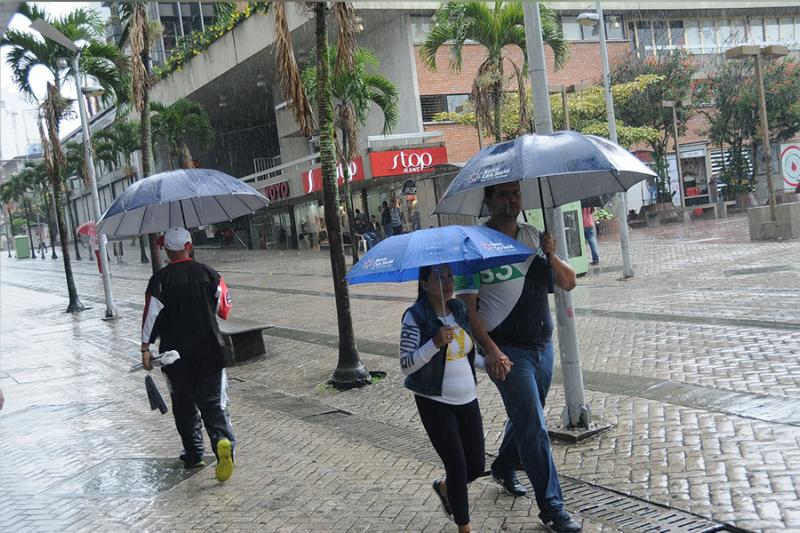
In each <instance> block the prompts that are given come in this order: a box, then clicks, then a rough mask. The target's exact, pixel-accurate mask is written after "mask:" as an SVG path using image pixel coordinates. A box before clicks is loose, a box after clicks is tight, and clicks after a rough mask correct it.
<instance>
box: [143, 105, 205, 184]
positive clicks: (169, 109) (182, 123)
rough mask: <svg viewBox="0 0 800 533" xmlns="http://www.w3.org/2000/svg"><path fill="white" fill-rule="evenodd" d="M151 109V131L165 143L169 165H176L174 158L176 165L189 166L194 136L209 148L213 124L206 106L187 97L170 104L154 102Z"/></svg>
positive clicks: (171, 166) (203, 145) (191, 163)
mask: <svg viewBox="0 0 800 533" xmlns="http://www.w3.org/2000/svg"><path fill="white" fill-rule="evenodd" d="M150 109H151V110H152V111H153V113H154V114H153V118H152V120H153V135H154V137H155V138H157V139H158V140H160V141H163V142H164V144H165V145H166V146H167V149H168V151H169V166H170V168H173V169H174V168H176V167H175V163H176V162H177V163H178V168H192V167H193V166H194V163H193V161H194V160H193V159H192V153H191V151H190V150H189V145H188V144H187V143H188V142H189V140H190V139H193V140H196V141H197V142H198V143H199V144H200V146H201V148H209V147H210V146H211V145H212V144H213V142H214V128H212V127H211V121H210V120H209V118H208V112H206V109H205V108H204V107H203V106H202V105H200V104H198V103H197V102H193V101H192V100H189V99H187V98H181V99H180V100H178V101H177V102H175V103H174V104H172V105H169V106H165V105H163V104H160V103H158V102H153V103H151V104H150Z"/></svg>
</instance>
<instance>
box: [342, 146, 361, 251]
mask: <svg viewBox="0 0 800 533" xmlns="http://www.w3.org/2000/svg"><path fill="white" fill-rule="evenodd" d="M347 139H348V132H343V135H342V154H343V157H342V175H343V176H342V189H341V191H342V195H344V205H345V210H347V222H348V224H349V226H350V251H351V252H352V255H353V264H354V265H355V264H356V263H358V241H357V240H356V215H355V210H354V209H353V191H352V190H351V188H350V147H349V146H348V145H347Z"/></svg>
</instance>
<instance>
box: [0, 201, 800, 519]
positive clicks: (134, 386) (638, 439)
mask: <svg viewBox="0 0 800 533" xmlns="http://www.w3.org/2000/svg"><path fill="white" fill-rule="evenodd" d="M747 235H748V233H747V222H746V219H745V218H743V217H731V218H729V219H727V220H721V221H697V222H692V223H685V224H680V225H671V226H663V227H661V228H656V229H652V230H651V229H648V230H635V231H633V232H632V239H633V242H632V250H633V261H634V267H635V269H636V277H635V278H634V279H633V280H630V281H619V280H618V278H619V277H620V270H621V258H620V256H619V251H618V250H619V247H618V245H617V243H616V241H614V240H613V239H609V238H608V237H601V240H600V246H601V249H600V251H601V261H602V262H601V265H600V267H598V268H593V269H592V270H591V271H590V273H589V274H588V275H587V276H585V277H582V278H580V279H579V287H578V288H577V289H576V290H575V293H574V294H575V305H576V313H577V323H578V332H579V340H580V347H581V355H582V358H583V367H584V378H585V382H586V389H587V390H586V397H587V401H589V402H590V405H591V408H592V412H593V414H594V416H595V417H597V418H602V419H603V420H604V421H607V422H611V423H614V424H615V426H614V428H613V429H612V430H611V431H609V432H607V433H604V434H602V435H600V436H599V437H596V438H593V439H590V440H588V441H585V442H582V443H580V444H565V443H559V442H555V443H554V444H553V449H554V458H555V461H556V463H557V465H558V468H559V472H560V473H561V474H562V477H563V483H564V487H565V492H566V496H567V501H568V506H569V507H570V510H571V511H573V512H577V513H578V517H579V518H580V519H581V520H582V522H583V524H584V528H585V531H638V530H643V529H636V528H637V527H638V526H637V523H636V520H634V519H632V518H631V517H632V516H633V514H631V513H634V511H629V514H628V515H625V512H624V509H634V508H636V506H637V505H644V506H647V505H648V504H655V507H652V506H651V507H650V508H647V509H645V510H639V509H638V508H636V511H635V513H636V514H637V515H639V516H647V515H648V513H649V514H650V516H651V517H652V518H651V521H652V523H658V524H661V525H662V526H663V525H664V524H666V523H667V519H666V518H665V516H667V515H666V514H659V513H668V512H669V511H670V509H674V510H675V511H676V512H678V514H677V515H676V516H677V517H678V519H679V520H680V519H685V520H688V522H686V523H687V524H689V523H692V522H694V523H695V526H696V528H697V529H695V531H704V530H710V529H700V527H701V526H702V527H706V526H707V525H708V524H711V526H713V527H717V528H719V527H724V526H725V524H727V525H729V526H731V528H733V527H736V528H740V529H743V530H752V531H764V532H767V531H770V532H771V531H800V494H799V491H800V488H798V487H800V446H799V444H800V429H798V427H797V426H798V424H800V417H799V416H798V415H797V413H798V412H800V410H799V409H798V407H800V359H799V358H798V356H800V303H798V302H800V282H798V274H799V273H800V266H798V264H797V258H798V257H800V242H798V241H785V242H774V243H750V242H749V241H748V240H747ZM126 252H128V253H127V254H126V255H125V258H126V260H127V262H126V263H124V264H122V265H117V264H112V265H111V268H112V273H113V278H112V283H113V288H114V295H115V297H116V299H117V303H118V306H119V308H120V310H121V313H122V317H121V318H120V319H119V320H117V321H103V320H102V319H101V318H102V316H103V298H102V296H103V295H102V284H101V282H100V279H99V276H98V275H97V270H96V267H95V265H94V263H92V262H90V261H88V260H84V261H81V262H75V263H73V266H74V269H75V274H76V276H75V277H76V282H77V285H78V290H79V293H80V295H81V299H82V300H83V302H84V304H86V305H91V306H93V308H92V309H90V310H87V311H85V312H84V313H81V314H79V315H75V316H71V315H67V314H65V313H63V309H64V308H65V307H66V303H67V301H66V291H65V289H64V275H63V268H62V264H61V262H60V261H51V260H49V259H47V260H35V261H33V260H26V261H17V260H14V259H11V260H9V259H8V258H7V257H5V253H3V255H2V257H0V316H1V317H2V318H1V319H0V353H2V356H0V387H1V388H2V390H3V392H4V394H5V397H6V403H5V407H4V408H3V411H2V412H0V433H1V434H2V435H3V436H4V439H3V443H4V452H3V454H2V455H1V456H0V481H1V483H0V530H2V531H82V530H86V531H111V530H115V531H116V530H120V531H124V530H137V531H156V530H158V531H162V530H163V531H183V530H187V531H188V530H201V531H204V530H216V531H220V530H226V531H254V530H262V531H450V530H454V527H453V526H452V525H449V526H448V522H447V521H446V520H445V519H444V517H443V516H442V515H441V513H440V511H439V510H438V508H437V505H436V501H435V499H434V497H433V495H432V492H431V491H430V488H429V487H430V485H429V480H430V479H432V478H434V477H436V476H438V475H440V474H441V466H440V464H439V462H438V460H437V458H436V456H435V454H434V453H433V450H432V449H431V447H430V445H429V443H428V442H427V440H426V438H425V435H424V432H423V430H422V428H421V425H420V423H419V420H418V417H417V414H416V408H415V406H414V404H413V401H412V399H411V396H410V393H408V391H406V390H405V389H404V388H403V387H402V374H401V373H400V372H399V369H398V363H397V360H396V353H397V347H396V345H397V334H398V324H399V321H400V316H401V314H402V311H403V310H404V309H405V307H407V306H408V305H409V303H410V302H411V300H412V298H413V296H414V293H415V287H413V286H412V285H411V284H406V285H365V286H358V287H354V288H353V289H352V296H353V299H352V308H353V318H354V322H355V328H356V335H357V337H358V342H359V348H360V350H361V352H362V357H363V360H364V363H365V364H366V365H367V367H368V368H369V369H370V370H385V371H386V372H387V377H386V379H385V380H383V381H382V382H380V383H378V384H377V385H373V386H371V387H369V388H366V389H362V390H357V391H350V392H345V393H332V392H330V391H329V390H327V389H326V388H325V387H324V386H322V385H323V384H324V382H325V381H326V380H327V379H328V378H329V377H330V374H331V372H332V370H333V368H334V367H335V364H336V359H337V352H336V342H337V338H336V332H337V329H336V318H335V316H336V315H335V307H334V301H333V290H332V285H331V281H330V277H329V268H330V266H329V265H330V263H329V260H328V257H327V255H326V253H325V252H316V253H315V252H277V251H272V252H249V251H232V250H216V249H199V250H198V251H197V256H198V259H199V260H201V261H205V262H208V263H209V264H211V265H212V266H214V267H215V268H217V269H218V270H219V271H220V272H221V273H222V274H223V276H225V278H226V281H227V282H228V284H229V286H230V287H231V289H232V291H233V297H234V306H235V307H234V315H235V316H238V317H244V318H249V319H253V320H258V321H262V322H264V323H269V324H274V325H275V327H274V328H272V329H270V330H268V331H267V332H266V336H265V340H266V343H267V351H268V353H267V355H266V356H265V357H262V358H259V359H256V360H253V361H251V362H248V363H245V364H242V365H239V366H236V367H233V368H231V369H230V377H231V385H230V389H231V390H230V395H231V402H232V415H233V423H234V427H235V429H236V431H237V435H238V437H239V439H240V446H239V448H238V455H237V470H236V472H235V473H234V476H233V478H232V479H231V480H230V481H229V482H227V483H225V484H222V485H220V484H218V483H217V482H216V481H215V480H214V477H213V467H208V468H204V469H201V470H199V471H196V472H188V473H187V472H184V471H183V470H182V468H180V467H179V464H178V461H177V455H178V454H179V452H180V441H179V439H178V437H177V434H176V433H175V429H174V427H173V424H172V419H171V416H170V415H165V416H161V415H159V414H158V413H157V411H150V410H149V407H148V404H147V398H146V395H145V393H144V386H143V383H142V380H143V373H142V372H136V373H130V372H128V369H129V367H130V365H131V364H133V363H135V362H136V361H137V360H138V334H137V331H138V328H139V324H140V320H141V319H140V315H141V309H142V303H143V296H142V292H143V290H144V287H145V285H146V280H147V277H148V268H149V267H148V265H141V264H139V263H138V262H134V260H135V259H137V258H138V251H137V250H136V248H127V247H126ZM85 255H86V256H88V254H85ZM558 375H559V370H558V369H557V370H556V376H557V379H556V382H555V383H554V385H553V389H552V391H551V396H550V398H548V416H549V418H550V420H552V422H553V423H555V422H556V421H557V420H558V417H559V415H560V412H561V408H562V406H563V388H562V387H561V383H560V380H559V379H558ZM154 377H155V378H156V382H157V383H158V385H159V387H160V388H161V390H162V392H164V393H165V394H166V386H165V383H164V381H163V379H162V378H161V376H159V375H158V372H154ZM478 388H479V399H480V402H481V408H482V412H483V414H484V425H485V429H486V438H487V452H490V453H493V452H494V451H495V450H496V446H497V442H498V440H499V437H500V433H501V431H502V423H503V421H504V418H505V415H504V412H503V408H502V404H501V402H500V399H499V396H498V394H497V392H496V390H495V389H494V386H493V385H492V384H491V383H490V382H489V380H488V379H487V378H486V377H485V376H484V377H481V378H480V383H479V387H478ZM586 483H588V484H589V485H586ZM581 498H583V499H581ZM585 500H588V501H594V502H600V505H599V507H598V506H597V505H588V504H586V503H585ZM470 501H471V504H472V506H473V521H474V526H475V530H476V531H500V530H503V531H539V530H540V529H539V528H538V526H537V520H536V514H537V510H536V506H535V504H533V505H532V500H531V499H530V498H523V499H518V500H513V499H512V498H510V497H508V496H506V495H504V494H503V493H501V492H500V490H499V489H498V488H497V487H496V486H495V485H493V484H491V483H489V482H487V481H486V480H485V478H482V479H479V480H478V481H476V482H475V483H473V485H472V486H471V489H470ZM620 509H623V510H622V511H621V510H620ZM605 511H608V512H605ZM633 518H636V517H635V516H633ZM705 521H710V522H705ZM640 522H641V521H640ZM662 522H663V523H662ZM698 524H699V525H698ZM704 524H705V525H706V526H704ZM640 525H641V524H639V526H640ZM664 527H666V526H664ZM681 527H684V526H681ZM690 527H691V526H690V525H686V526H685V528H684V529H675V530H676V531H681V530H683V531H691V530H692V529H690Z"/></svg>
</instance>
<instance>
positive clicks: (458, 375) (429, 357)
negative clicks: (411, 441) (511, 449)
mask: <svg viewBox="0 0 800 533" xmlns="http://www.w3.org/2000/svg"><path fill="white" fill-rule="evenodd" d="M475 354H476V350H475V343H474V342H473V340H472V337H471V334H470V326H469V317H468V315H467V308H466V306H465V305H464V304H463V303H462V302H460V301H459V300H454V299H453V275H452V273H451V271H450V267H449V266H448V265H439V266H435V267H429V266H428V267H421V268H420V269H419V289H418V298H417V301H416V303H415V304H414V305H412V306H411V307H409V308H408V309H407V310H406V312H405V314H404V315H403V326H402V330H401V332H400V367H401V368H402V370H403V374H405V375H406V379H405V386H406V388H408V389H410V390H411V391H412V392H413V393H414V400H415V401H416V404H417V409H418V411H419V417H420V420H421V421H422V425H423V426H424V427H425V431H426V432H427V433H428V437H430V440H431V444H433V447H434V449H435V450H436V453H437V454H439V457H440V458H441V459H442V462H443V463H444V470H445V478H444V479H436V480H434V481H433V491H434V492H435V493H436V495H437V496H438V497H439V500H440V502H441V504H442V509H443V510H444V512H445V514H446V515H447V517H448V518H450V519H451V520H454V521H455V523H456V525H458V531H459V533H467V532H469V531H470V519H469V501H468V499H467V484H469V483H470V482H472V481H474V480H475V479H476V478H478V476H480V475H482V474H483V471H484V467H485V446H484V440H483V421H482V419H481V411H480V407H479V405H478V396H477V392H476V387H475V385H476V380H475V357H476V355H475Z"/></svg>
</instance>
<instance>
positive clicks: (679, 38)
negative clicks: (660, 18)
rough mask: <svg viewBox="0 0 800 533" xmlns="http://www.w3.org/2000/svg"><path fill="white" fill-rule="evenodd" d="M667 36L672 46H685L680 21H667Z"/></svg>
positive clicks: (681, 22)
mask: <svg viewBox="0 0 800 533" xmlns="http://www.w3.org/2000/svg"><path fill="white" fill-rule="evenodd" d="M669 35H670V43H671V44H672V46H678V47H683V45H685V44H686V39H685V35H684V31H683V21H682V20H670V21H669Z"/></svg>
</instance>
